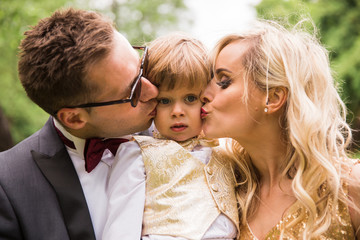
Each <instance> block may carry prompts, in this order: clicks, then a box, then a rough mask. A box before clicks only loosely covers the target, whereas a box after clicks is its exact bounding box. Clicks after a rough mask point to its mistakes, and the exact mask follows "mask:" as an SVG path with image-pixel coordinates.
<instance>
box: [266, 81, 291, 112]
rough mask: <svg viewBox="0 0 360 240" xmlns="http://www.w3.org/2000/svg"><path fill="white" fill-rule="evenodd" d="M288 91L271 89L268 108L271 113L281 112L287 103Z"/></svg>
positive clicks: (283, 88) (282, 88)
mask: <svg viewBox="0 0 360 240" xmlns="http://www.w3.org/2000/svg"><path fill="white" fill-rule="evenodd" d="M287 97H288V89H287V88H286V87H274V88H271V89H269V99H268V103H267V105H266V107H267V108H268V112H269V113H274V112H277V111H279V110H280V109H281V108H282V107H283V106H284V105H285V104H286V101H287Z"/></svg>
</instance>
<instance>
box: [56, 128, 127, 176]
mask: <svg viewBox="0 0 360 240" xmlns="http://www.w3.org/2000/svg"><path fill="white" fill-rule="evenodd" d="M55 129H56V132H57V133H58V135H59V137H60V138H61V140H62V141H63V143H64V144H65V145H66V146H68V147H70V148H73V149H75V144H74V143H73V142H72V141H70V140H69V139H68V138H66V137H65V136H64V135H63V134H62V132H61V131H60V130H59V129H57V128H55ZM128 141H129V140H128V139H125V138H108V139H105V140H103V139H102V138H91V139H87V140H86V143H85V148H84V157H85V170H86V171H87V172H91V171H92V170H93V169H94V168H95V167H96V166H97V165H98V164H99V162H100V160H101V157H102V155H103V153H104V151H105V149H109V150H110V151H111V153H112V154H113V155H115V154H116V151H117V149H118V148H119V145H120V144H121V143H124V142H128Z"/></svg>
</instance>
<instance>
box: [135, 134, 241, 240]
mask: <svg viewBox="0 0 360 240" xmlns="http://www.w3.org/2000/svg"><path fill="white" fill-rule="evenodd" d="M134 138H135V140H136V141H137V142H138V144H139V145H140V147H141V151H142V156H143V161H144V164H145V169H146V170H145V171H146V176H147V178H146V196H147V197H146V199H145V209H144V220H143V223H144V225H143V235H166V234H169V233H172V235H174V236H179V237H183V238H187V239H201V237H202V236H203V235H204V233H205V232H206V230H207V229H208V228H209V226H210V225H211V224H212V222H213V221H214V220H215V219H216V218H217V217H218V216H219V214H220V213H223V214H225V215H226V216H227V217H229V219H231V220H232V221H233V222H234V224H235V226H239V216H238V211H237V203H236V198H235V188H234V186H235V180H234V177H233V173H232V168H231V165H230V162H229V161H228V159H225V158H224V157H223V156H222V155H221V153H220V151H217V150H216V148H214V150H213V153H212V156H211V159H210V161H209V163H208V164H207V165H205V164H203V163H202V162H201V161H200V160H198V159H196V158H195V157H193V156H192V155H191V154H190V153H189V151H188V150H186V149H184V148H183V147H182V146H181V145H179V144H178V143H176V142H174V141H171V140H158V139H154V138H151V137H147V136H134ZM182 145H184V146H189V145H193V143H189V144H188V143H182ZM186 148H188V147H186Z"/></svg>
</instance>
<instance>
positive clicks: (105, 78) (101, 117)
mask: <svg viewBox="0 0 360 240" xmlns="http://www.w3.org/2000/svg"><path fill="white" fill-rule="evenodd" d="M139 69H140V56H139V54H138V52H137V51H136V50H134V49H133V48H132V47H131V45H130V44H129V42H128V41H127V40H126V39H125V38H124V37H123V36H122V35H121V34H120V33H118V32H115V36H114V47H113V50H112V52H110V54H109V55H108V56H107V57H106V58H105V59H102V60H101V61H99V62H98V63H95V64H94V65H93V66H92V67H91V68H90V70H89V74H88V76H89V81H92V82H93V84H94V85H95V86H98V89H97V90H96V92H98V93H99V94H98V95H97V96H96V97H95V98H96V101H95V102H104V101H112V100H118V99H125V98H127V97H129V95H130V91H131V87H132V83H133V82H134V79H136V77H137V76H138V74H139ZM141 81H142V87H141V95H140V99H139V102H138V104H137V106H136V107H135V108H134V107H132V106H131V104H130V103H122V104H115V105H109V106H101V107H93V108H91V112H90V113H89V119H88V122H87V124H86V129H87V131H88V134H90V135H93V137H117V136H121V135H126V134H132V133H135V132H139V131H143V130H145V129H147V128H148V127H149V126H150V124H151V122H152V118H153V117H154V116H155V111H154V110H155V107H156V104H157V101H156V100H155V97H156V96H157V94H158V90H157V88H156V87H155V86H154V85H152V84H151V83H150V82H149V81H148V80H147V79H146V78H142V79H141Z"/></svg>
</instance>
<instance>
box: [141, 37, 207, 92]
mask: <svg viewBox="0 0 360 240" xmlns="http://www.w3.org/2000/svg"><path fill="white" fill-rule="evenodd" d="M144 72H145V76H146V78H147V79H149V81H150V82H152V83H153V84H154V85H155V86H157V87H160V86H161V87H164V88H165V89H167V90H172V89H174V88H176V87H179V86H186V87H189V88H192V87H200V88H205V87H206V85H207V83H208V82H209V81H210V62H209V58H208V51H207V49H206V48H205V46H204V45H203V44H202V43H201V42H200V41H199V40H197V39H195V38H193V37H191V36H190V35H188V34H186V33H182V32H174V33H170V34H168V35H164V36H161V37H158V38H157V39H155V40H154V41H152V42H151V43H150V44H149V51H148V57H147V59H146V60H145V64H144Z"/></svg>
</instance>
